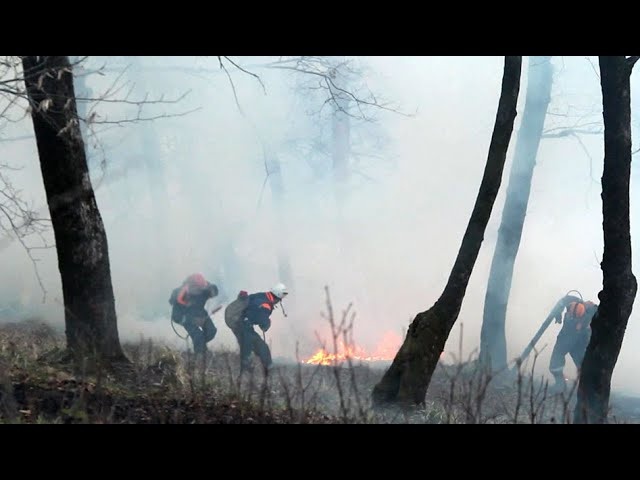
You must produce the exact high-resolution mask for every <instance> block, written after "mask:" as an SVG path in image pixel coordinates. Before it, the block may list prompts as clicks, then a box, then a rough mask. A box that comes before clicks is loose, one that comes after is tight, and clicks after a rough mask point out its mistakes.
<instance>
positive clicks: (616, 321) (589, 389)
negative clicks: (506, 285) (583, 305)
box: [574, 56, 637, 423]
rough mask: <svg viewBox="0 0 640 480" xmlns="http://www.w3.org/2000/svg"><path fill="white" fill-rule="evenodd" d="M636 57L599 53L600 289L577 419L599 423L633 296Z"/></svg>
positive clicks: (604, 417)
mask: <svg viewBox="0 0 640 480" xmlns="http://www.w3.org/2000/svg"><path fill="white" fill-rule="evenodd" d="M636 60H637V57H632V58H630V59H625V57H624V56H615V57H614V56H604V57H600V84H601V87H602V116H603V119H604V170H603V173H602V218H603V221H602V226H603V231H604V251H603V254H602V264H601V266H602V290H601V291H600V293H599V295H598V298H599V299H600V305H599V307H598V311H597V313H596V315H595V316H594V318H593V320H592V322H591V328H592V334H591V340H590V342H589V346H588V347H587V351H586V354H585V357H584V360H583V362H582V368H581V371H580V377H579V384H578V401H577V404H576V408H575V411H574V421H575V422H577V423H605V422H606V421H607V413H608V412H607V411H608V408H609V395H610V393H611V376H612V374H613V369H614V367H615V365H616V362H617V361H618V354H619V353H620V347H621V346H622V340H623V338H624V332H625V329H626V328H627V322H628V320H629V316H630V315H631V310H632V308H633V302H634V300H635V297H636V290H637V282H636V277H635V276H634V274H633V271H632V269H631V234H630V228H629V178H630V175H631V92H630V86H629V85H630V79H629V77H630V75H631V70H632V68H633V64H634V62H635V61H636Z"/></svg>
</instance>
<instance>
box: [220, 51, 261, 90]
mask: <svg viewBox="0 0 640 480" xmlns="http://www.w3.org/2000/svg"><path fill="white" fill-rule="evenodd" d="M222 58H224V59H225V60H226V61H227V62H229V63H230V64H231V65H233V66H234V67H236V68H237V69H238V70H240V71H241V72H244V73H246V74H247V75H251V76H252V77H253V78H255V79H256V80H258V82H260V85H261V86H262V91H263V92H264V94H265V95H266V94H267V89H266V88H265V86H264V83H262V79H261V78H260V77H259V76H258V75H256V74H255V73H252V72H250V71H248V70H245V69H244V68H242V67H241V66H240V65H238V64H237V63H236V62H234V61H233V60H231V59H230V58H229V57H222ZM218 59H220V57H218ZM220 63H222V60H220ZM227 74H228V73H227Z"/></svg>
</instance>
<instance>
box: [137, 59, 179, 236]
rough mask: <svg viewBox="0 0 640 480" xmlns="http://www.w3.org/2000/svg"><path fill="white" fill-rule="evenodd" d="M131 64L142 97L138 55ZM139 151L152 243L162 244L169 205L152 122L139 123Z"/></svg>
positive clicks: (141, 67) (143, 84)
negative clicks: (148, 200)
mask: <svg viewBox="0 0 640 480" xmlns="http://www.w3.org/2000/svg"><path fill="white" fill-rule="evenodd" d="M131 58H132V61H133V64H134V65H135V66H136V68H137V70H136V71H137V72H138V76H137V78H136V82H135V83H136V86H137V89H138V92H139V94H140V95H141V96H142V97H146V96H148V95H149V92H148V91H147V82H146V81H145V79H144V75H145V74H144V64H143V62H142V60H141V58H140V57H131ZM139 128H140V129H141V130H140V153H141V154H142V158H143V161H144V167H145V170H146V179H147V182H148V185H149V195H150V197H151V202H152V204H153V212H154V213H155V215H153V217H154V222H153V227H154V229H155V230H156V238H155V239H154V242H152V243H153V245H158V244H160V245H164V244H165V243H166V242H165V240H164V236H165V233H166V224H165V221H164V219H166V218H168V212H169V211H170V208H171V205H170V203H169V195H168V193H167V192H168V187H167V175H166V167H165V163H164V160H163V158H162V153H161V151H160V139H159V137H158V134H157V133H156V129H155V127H154V126H153V122H144V124H143V125H140V127H139Z"/></svg>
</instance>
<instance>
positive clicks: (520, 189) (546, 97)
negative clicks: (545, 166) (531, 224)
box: [480, 57, 553, 372]
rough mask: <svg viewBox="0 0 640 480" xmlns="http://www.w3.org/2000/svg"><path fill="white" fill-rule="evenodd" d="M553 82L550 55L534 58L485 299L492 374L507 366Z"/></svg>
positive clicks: (483, 349) (485, 342) (485, 351)
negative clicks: (512, 306)
mask: <svg viewBox="0 0 640 480" xmlns="http://www.w3.org/2000/svg"><path fill="white" fill-rule="evenodd" d="M552 80H553V67H552V66H551V57H530V59H529V74H528V81H527V98H526V102H525V104H524V110H523V112H522V124H521V125H520V130H519V131H518V137H517V139H516V145H515V154H514V156H513V163H512V166H511V174H510V175H509V185H508V186H507V196H506V199H505V202H504V209H503V211H502V220H501V222H500V229H499V230H498V239H497V242H496V249H495V252H494V254H493V260H492V262H491V270H490V273H489V281H488V283H487V292H486V296H485V299H484V313H483V318H482V330H481V334H480V361H481V362H482V364H483V365H484V366H485V367H487V368H489V369H490V370H491V371H494V372H496V371H499V370H501V369H503V368H504V367H505V366H506V365H507V339H506V334H505V323H506V314H507V303H508V301H509V293H510V292H511V281H512V278H513V269H514V265H515V261H516V255H517V254H518V248H520V239H521V237H522V229H523V227H524V220H525V216H526V214H527V205H528V203H529V193H530V191H531V179H532V178H533V170H534V168H535V166H536V156H537V154H538V146H539V145H540V139H541V138H542V129H543V127H544V120H545V117H546V115H547V107H548V106H549V102H550V100H551V84H552Z"/></svg>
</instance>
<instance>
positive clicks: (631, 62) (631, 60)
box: [627, 56, 640, 69]
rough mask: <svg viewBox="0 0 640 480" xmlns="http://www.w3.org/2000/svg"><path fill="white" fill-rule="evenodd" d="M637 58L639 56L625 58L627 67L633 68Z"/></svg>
mask: <svg viewBox="0 0 640 480" xmlns="http://www.w3.org/2000/svg"><path fill="white" fill-rule="evenodd" d="M639 58H640V56H637V57H629V58H627V65H628V66H629V69H632V68H633V66H634V65H635V64H636V62H637V61H638V59H639Z"/></svg>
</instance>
